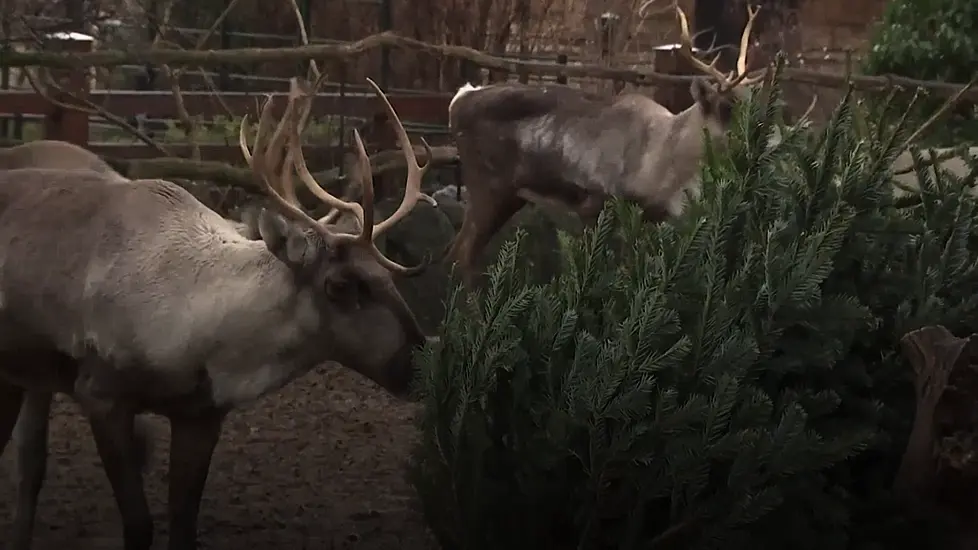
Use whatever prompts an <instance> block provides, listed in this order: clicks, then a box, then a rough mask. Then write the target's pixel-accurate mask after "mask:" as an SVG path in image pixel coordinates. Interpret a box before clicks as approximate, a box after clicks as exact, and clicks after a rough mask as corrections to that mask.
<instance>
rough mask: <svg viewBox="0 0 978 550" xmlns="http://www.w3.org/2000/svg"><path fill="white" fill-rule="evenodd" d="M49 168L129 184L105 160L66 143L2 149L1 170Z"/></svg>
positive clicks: (48, 141) (35, 143)
mask: <svg viewBox="0 0 978 550" xmlns="http://www.w3.org/2000/svg"><path fill="white" fill-rule="evenodd" d="M19 168H50V169H52V170H91V171H93V172H98V173H100V174H104V175H106V176H107V177H110V178H112V179H116V180H119V181H129V180H127V179H126V178H125V177H123V176H122V175H121V174H119V173H118V172H116V171H115V169H113V168H112V167H111V166H109V164H108V163H107V162H105V161H104V160H102V157H100V156H98V155H96V154H95V153H93V152H91V151H89V150H88V149H85V148H84V147H79V146H78V145H75V144H73V143H68V142H67V141H57V140H52V139H40V140H37V141H29V142H27V143H24V144H21V145H15V146H13V147H7V148H6V149H0V170H17V169H19Z"/></svg>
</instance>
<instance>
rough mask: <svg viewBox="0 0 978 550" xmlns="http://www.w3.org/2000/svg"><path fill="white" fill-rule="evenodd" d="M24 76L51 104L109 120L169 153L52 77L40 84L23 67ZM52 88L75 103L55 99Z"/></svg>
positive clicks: (118, 117) (157, 148) (132, 134)
mask: <svg viewBox="0 0 978 550" xmlns="http://www.w3.org/2000/svg"><path fill="white" fill-rule="evenodd" d="M24 77H25V78H27V82H28V83H29V84H30V85H31V88H33V89H34V92H35V93H37V95H39V96H41V97H42V98H44V100H45V101H47V102H48V103H51V104H52V105H54V106H56V107H59V108H61V109H68V110H72V111H80V112H82V113H86V114H88V115H90V116H100V117H102V118H104V119H105V120H107V121H109V122H110V123H112V124H114V125H115V126H118V127H119V128H120V129H122V130H123V131H125V132H126V133H128V134H129V135H131V136H133V137H134V138H136V139H138V140H139V141H141V142H143V143H145V144H146V145H149V146H150V147H152V148H153V149H155V150H156V151H158V152H159V153H160V154H162V155H166V156H170V155H171V153H170V151H169V150H168V149H167V148H166V147H164V146H163V145H161V144H159V143H157V142H156V141H155V140H153V138H151V137H149V136H148V135H146V133H145V132H143V131H142V130H140V129H139V128H136V127H135V126H133V125H132V124H129V122H127V121H126V119H124V118H122V117H120V116H118V115H115V114H113V113H110V112H109V111H107V110H105V109H104V108H103V107H101V106H100V105H97V104H95V103H93V102H92V101H90V100H88V99H84V98H80V97H78V96H77V95H75V94H72V93H69V92H68V91H66V90H65V89H64V88H62V87H61V86H59V85H58V84H57V83H56V82H55V81H54V80H53V79H52V78H50V77H48V78H47V79H46V80H47V81H46V82H45V84H44V86H42V85H41V84H40V83H39V82H38V81H37V77H36V76H34V74H32V72H31V70H30V69H24ZM52 88H53V89H54V90H56V91H57V93H58V94H59V95H62V96H64V97H69V98H71V99H72V101H75V102H77V103H76V104H74V105H72V104H69V103H65V102H64V101H61V100H59V99H56V98H55V97H53V96H52V95H51V93H50V92H48V89H52Z"/></svg>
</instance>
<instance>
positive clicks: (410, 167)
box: [364, 78, 438, 237]
mask: <svg viewBox="0 0 978 550" xmlns="http://www.w3.org/2000/svg"><path fill="white" fill-rule="evenodd" d="M367 83H368V84H370V87H371V88H373V89H374V93H375V94H376V95H377V97H379V98H380V99H381V101H383V103H384V108H385V109H386V110H387V116H388V117H389V118H390V119H391V124H393V125H394V132H395V133H396V134H397V141H398V144H399V145H400V147H401V152H402V153H404V160H405V161H406V162H407V182H406V183H405V186H404V199H403V200H402V201H401V204H400V205H399V206H398V207H397V210H395V211H394V213H393V214H391V215H390V216H389V217H388V218H387V219H386V220H384V221H382V222H380V223H379V224H377V225H375V226H374V227H373V236H374V237H376V236H377V235H380V234H382V233H383V232H384V231H387V230H388V229H390V228H391V226H393V225H394V224H395V223H397V222H399V221H400V220H401V219H402V218H404V217H405V216H407V215H408V213H409V212H410V211H411V210H412V209H413V208H414V207H415V205H417V203H418V200H424V201H425V202H427V203H428V204H431V205H432V206H437V204H438V203H437V202H435V199H433V198H431V197H430V196H428V195H425V194H424V193H422V192H421V180H422V179H424V175H425V173H426V172H427V171H428V168H429V167H430V166H431V157H432V154H431V146H429V145H428V142H427V141H425V140H424V139H422V140H421V144H422V145H424V149H425V158H426V161H425V163H424V165H420V164H418V157H417V156H416V155H415V154H414V146H412V145H411V138H410V137H408V134H407V131H406V130H405V129H404V124H402V123H401V118H400V117H399V116H397V112H395V111H394V106H393V105H391V102H390V100H388V99H387V95H386V94H384V92H383V90H381V89H380V86H377V83H376V82H374V81H373V80H371V79H369V78H368V79H367ZM370 174H371V171H370V166H369V159H368V161H367V172H366V174H364V181H366V178H367V177H368V176H369V175H370ZM364 204H365V205H366V203H364ZM364 231H368V230H367V229H366V226H365V227H364Z"/></svg>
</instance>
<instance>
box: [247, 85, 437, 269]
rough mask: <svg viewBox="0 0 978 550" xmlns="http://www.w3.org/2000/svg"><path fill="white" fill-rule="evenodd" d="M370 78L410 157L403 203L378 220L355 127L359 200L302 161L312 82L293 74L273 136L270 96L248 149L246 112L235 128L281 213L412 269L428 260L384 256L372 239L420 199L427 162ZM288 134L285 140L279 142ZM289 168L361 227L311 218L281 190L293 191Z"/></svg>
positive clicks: (331, 238)
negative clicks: (345, 196)
mask: <svg viewBox="0 0 978 550" xmlns="http://www.w3.org/2000/svg"><path fill="white" fill-rule="evenodd" d="M368 82H369V83H370V84H371V85H372V86H373V87H374V90H375V91H376V92H377V94H378V96H380V98H381V99H383V100H384V102H385V104H386V105H387V108H388V112H389V113H390V115H391V118H392V119H393V120H394V121H395V122H396V123H397V126H398V129H399V130H398V138H399V140H400V141H401V149H402V150H403V151H404V152H405V155H406V156H407V161H408V181H407V186H406V187H407V189H406V191H405V196H404V200H403V201H402V202H401V205H400V206H399V207H398V208H397V210H396V211H395V212H394V214H392V215H391V216H390V217H389V218H388V219H387V220H384V221H383V222H381V223H380V224H378V225H376V226H375V225H374V224H373V218H374V211H373V208H374V206H373V195H374V190H373V178H372V177H371V172H370V168H369V166H370V161H369V158H368V157H367V154H366V151H365V150H364V148H363V141H362V140H361V139H360V135H359V133H356V132H355V133H354V139H355V142H356V145H357V149H358V153H359V156H360V162H361V163H366V166H367V169H366V172H365V174H364V177H363V182H362V185H363V198H362V204H357V203H355V202H347V201H344V200H342V199H339V198H337V197H335V196H333V195H332V194H330V193H329V192H328V191H326V190H325V189H323V188H322V187H321V186H320V185H319V184H318V183H317V182H316V179H315V178H314V177H313V176H312V174H311V173H310V172H309V169H308V168H307V167H306V160H305V157H304V156H303V154H302V143H301V140H300V137H299V135H300V131H301V128H302V126H303V125H304V122H305V119H306V117H307V116H308V114H309V111H310V110H311V107H312V98H313V94H314V92H315V89H316V88H315V87H313V86H310V85H309V84H308V82H305V81H302V80H300V79H298V78H292V80H291V81H290V91H289V98H288V99H289V102H288V105H287V106H286V110H285V115H284V116H283V117H282V119H281V120H280V121H279V123H278V125H277V126H276V128H275V130H274V131H273V132H271V139H269V138H268V137H267V136H269V128H270V127H271V125H272V115H271V109H270V107H271V104H272V97H271V96H269V97H268V99H267V100H266V101H265V104H264V105H263V106H262V108H261V115H260V117H259V123H258V131H257V133H256V135H255V144H254V147H253V148H252V151H249V150H248V140H247V136H246V135H245V132H246V128H247V126H248V121H247V116H245V117H244V118H243V119H242V121H241V130H240V131H239V133H238V142H239V145H240V147H241V152H242V154H243V155H244V157H245V160H246V161H247V163H248V165H249V166H250V167H251V169H252V171H254V172H255V174H256V175H257V176H258V179H259V181H260V182H261V185H262V187H263V189H264V190H265V192H266V193H268V195H269V196H270V197H271V198H272V200H273V201H274V202H275V204H276V205H277V206H278V207H279V208H280V209H281V210H282V212H283V213H284V214H285V215H287V216H288V217H290V218H291V219H293V220H294V221H296V222H297V223H300V224H302V225H305V226H307V227H309V228H311V229H312V230H314V231H315V232H316V233H318V234H319V235H321V236H322V237H323V238H324V239H325V240H327V241H328V242H331V243H334V244H336V243H338V242H341V241H346V242H355V243H358V244H360V245H363V246H366V247H367V248H368V250H369V251H370V252H371V254H372V255H373V256H374V257H375V259H376V260H377V262H378V263H380V264H381V265H382V266H384V267H385V268H387V269H389V270H390V271H394V272H397V273H402V274H414V273H417V272H418V271H420V270H422V269H424V268H425V267H426V263H422V264H421V265H419V266H416V267H410V268H409V267H405V266H402V265H400V264H398V263H396V262H394V261H392V260H390V259H389V258H387V257H386V256H384V255H383V253H381V252H380V250H379V249H377V246H376V245H375V244H374V239H375V238H376V237H377V235H379V234H381V233H382V232H383V231H384V230H386V229H388V228H389V227H390V226H392V225H393V224H395V223H397V221H399V220H400V219H402V218H403V217H404V216H406V215H407V214H408V212H410V210H411V209H412V208H413V207H414V206H415V205H416V204H417V201H418V199H419V198H420V197H421V196H422V193H421V191H420V189H421V179H422V177H423V176H424V173H425V171H426V170H427V168H428V164H427V163H426V164H425V165H424V166H419V165H418V162H417V158H416V157H415V155H414V149H413V148H412V147H411V143H410V141H409V140H408V137H407V132H405V131H404V127H403V125H401V122H400V119H399V118H398V117H397V114H396V113H395V112H394V109H393V107H391V105H390V102H388V101H387V98H386V96H384V94H383V92H382V91H381V90H380V88H378V87H377V85H376V84H374V82H373V81H372V80H369V79H368ZM317 87H318V81H317ZM286 140H287V142H286V143H283V142H285V141H286ZM266 141H267V143H266ZM423 143H424V146H425V149H426V150H427V152H428V157H429V158H430V157H431V149H430V147H428V144H427V142H423ZM283 150H284V151H285V153H284V155H285V161H286V164H285V165H283V166H282V169H281V171H279V172H278V173H277V174H276V171H275V169H276V166H275V164H273V161H275V160H277V159H279V158H281V155H282V151H283ZM292 169H295V171H296V172H297V173H298V176H299V179H300V180H301V181H302V183H303V184H305V186H306V187H307V188H308V189H309V191H310V192H312V194H313V195H315V196H316V198H318V199H319V200H321V201H322V202H324V203H326V204H327V205H329V206H331V207H333V208H335V209H337V210H344V211H347V212H350V213H351V214H353V215H354V217H355V218H356V219H357V221H358V222H360V225H361V227H362V230H361V232H360V234H351V233H338V232H333V231H331V230H330V229H329V228H328V227H326V225H325V224H323V223H320V222H319V221H318V220H315V219H313V218H311V217H310V216H309V215H308V214H306V213H305V212H303V211H302V210H301V209H300V207H299V205H298V201H290V200H287V199H286V198H284V197H283V196H282V195H283V194H285V195H286V196H288V197H295V188H294V181H293V179H292ZM276 183H277V184H278V185H279V186H281V188H282V193H280V192H279V191H278V189H277V188H276Z"/></svg>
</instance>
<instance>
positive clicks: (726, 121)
mask: <svg viewBox="0 0 978 550" xmlns="http://www.w3.org/2000/svg"><path fill="white" fill-rule="evenodd" d="M675 8H676V15H677V17H678V18H679V27H680V36H681V38H680V48H679V51H680V53H681V54H682V55H683V57H685V58H686V59H688V60H689V61H690V63H692V64H693V66H694V67H696V68H697V69H699V70H700V71H702V72H704V73H706V74H707V75H708V76H709V77H711V78H712V79H713V80H714V81H715V82H714V83H710V82H708V81H707V79H696V80H695V81H693V83H692V84H691V85H690V93H691V94H692V95H693V100H694V101H695V102H696V105H697V106H698V108H699V111H700V113H701V114H702V116H703V119H704V120H703V125H704V126H705V127H706V129H707V132H709V134H710V137H711V138H713V140H714V141H717V142H721V143H722V138H723V137H724V136H725V135H726V133H727V129H728V128H729V127H730V123H731V121H732V120H733V113H734V109H735V107H736V105H737V103H738V102H739V101H742V100H744V99H745V98H746V97H747V95H748V89H749V87H750V86H751V85H753V84H756V83H757V82H760V81H761V80H763V79H764V76H765V74H764V73H761V74H760V75H758V76H754V77H748V71H747V48H748V46H749V45H750V33H751V27H753V26H754V19H755V18H756V17H757V12H758V11H759V10H760V8H756V7H752V6H750V5H748V7H747V16H748V18H747V24H746V25H745V26H744V32H743V34H742V35H741V37H740V53H739V55H738V57H737V68H736V71H735V72H731V73H730V74H724V73H723V72H721V71H719V70H717V68H716V67H715V65H716V62H717V60H718V59H719V57H720V56H717V57H716V58H714V60H713V62H712V63H704V62H703V61H701V60H700V59H698V58H697V57H696V56H695V55H694V54H693V39H692V38H691V37H690V34H689V23H688V21H687V20H686V14H685V13H683V10H682V9H681V8H680V7H679V6H678V5H677V6H675Z"/></svg>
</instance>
